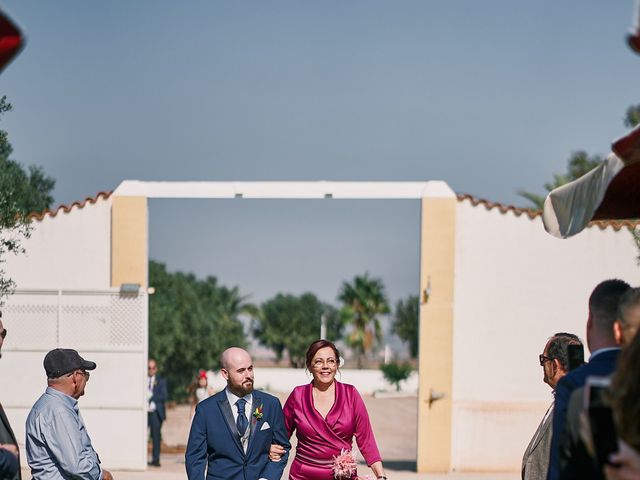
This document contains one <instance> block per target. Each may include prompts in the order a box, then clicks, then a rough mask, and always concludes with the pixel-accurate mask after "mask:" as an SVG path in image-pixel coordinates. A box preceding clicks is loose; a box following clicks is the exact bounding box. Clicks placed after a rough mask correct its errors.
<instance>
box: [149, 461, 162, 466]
mask: <svg viewBox="0 0 640 480" xmlns="http://www.w3.org/2000/svg"><path fill="white" fill-rule="evenodd" d="M147 465H149V466H150V467H159V466H160V462H148V463H147Z"/></svg>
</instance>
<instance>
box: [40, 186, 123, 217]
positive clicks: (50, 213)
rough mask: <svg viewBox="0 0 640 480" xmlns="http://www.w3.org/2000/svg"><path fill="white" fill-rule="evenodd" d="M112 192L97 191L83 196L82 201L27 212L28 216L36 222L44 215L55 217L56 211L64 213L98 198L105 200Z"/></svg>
mask: <svg viewBox="0 0 640 480" xmlns="http://www.w3.org/2000/svg"><path fill="white" fill-rule="evenodd" d="M112 193H113V192H98V193H97V194H96V195H95V196H94V197H87V198H85V199H84V200H83V201H82V202H73V203H72V204H71V205H60V206H58V207H57V208H55V209H54V210H49V209H47V210H45V211H44V212H39V213H38V212H33V213H30V214H29V218H30V219H31V220H37V221H38V222H40V221H42V219H44V217H46V216H49V217H55V216H56V215H58V213H60V211H62V212H64V213H69V212H70V211H71V210H72V209H73V208H74V207H76V208H79V209H80V208H84V207H85V205H87V204H88V203H89V204H92V205H93V204H94V203H96V202H97V201H98V200H101V199H104V200H106V199H107V198H109V197H110V196H111V194H112Z"/></svg>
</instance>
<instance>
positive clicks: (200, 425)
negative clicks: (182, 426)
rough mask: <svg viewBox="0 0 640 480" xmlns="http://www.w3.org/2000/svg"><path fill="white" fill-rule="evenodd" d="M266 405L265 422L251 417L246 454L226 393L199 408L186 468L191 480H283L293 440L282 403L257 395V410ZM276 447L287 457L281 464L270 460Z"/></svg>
mask: <svg viewBox="0 0 640 480" xmlns="http://www.w3.org/2000/svg"><path fill="white" fill-rule="evenodd" d="M260 405H262V414H263V416H262V418H260V419H256V418H255V417H254V416H253V415H251V417H250V418H251V421H250V422H249V428H250V434H249V444H248V447H247V453H246V454H245V452H244V450H243V448H242V444H241V443H240V436H239V434H238V429H237V428H236V423H235V421H234V419H233V413H232V412H231V405H229V400H228V399H227V394H226V391H225V390H223V391H221V392H219V393H217V394H215V395H214V396H213V397H210V398H207V399H206V400H203V401H202V402H200V403H199V404H198V406H197V407H196V413H195V416H194V417H193V423H192V424H191V431H190V432H189V441H188V443H187V451H186V454H185V465H186V469H187V477H188V478H189V480H203V479H204V478H205V470H206V472H207V476H206V478H207V480H214V479H216V480H257V479H259V478H267V479H269V480H279V479H280V477H281V476H282V472H283V471H284V467H285V465H286V464H287V459H288V456H289V449H290V448H291V444H290V443H289V437H288V436H287V432H286V429H285V426H284V415H283V413H282V406H281V405H280V401H279V400H278V399H277V398H276V397H274V396H272V395H269V394H267V393H264V392H260V391H257V390H254V391H253V410H254V411H255V409H256V407H259V406H260ZM272 443H277V444H279V445H282V446H283V447H284V448H285V450H286V453H285V454H284V455H283V457H282V458H281V459H280V461H279V462H272V461H270V460H269V456H268V455H269V448H270V447H271V444H272Z"/></svg>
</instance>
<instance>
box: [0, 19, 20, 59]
mask: <svg viewBox="0 0 640 480" xmlns="http://www.w3.org/2000/svg"><path fill="white" fill-rule="evenodd" d="M23 46H24V37H23V36H22V33H21V32H20V30H18V27H16V26H15V25H14V24H13V22H12V21H11V20H10V19H9V17H7V16H6V15H5V14H4V12H3V11H2V10H0V72H2V70H4V68H5V67H6V66H7V65H9V62H11V60H13V58H14V57H15V56H16V55H17V54H18V52H19V51H20V50H22V47H23Z"/></svg>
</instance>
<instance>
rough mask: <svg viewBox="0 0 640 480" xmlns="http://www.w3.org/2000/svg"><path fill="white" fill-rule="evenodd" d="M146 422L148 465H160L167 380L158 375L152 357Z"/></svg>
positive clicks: (149, 371) (148, 380)
mask: <svg viewBox="0 0 640 480" xmlns="http://www.w3.org/2000/svg"><path fill="white" fill-rule="evenodd" d="M147 392H148V393H147V397H148V399H149V407H148V410H147V412H148V413H147V423H148V425H149V430H150V431H151V445H152V447H151V461H150V462H149V465H151V466H153V467H159V466H160V441H161V440H162V433H161V431H162V422H164V421H165V419H166V418H167V410H166V408H165V402H166V401H167V396H168V393H167V381H166V380H165V379H164V378H162V377H161V376H160V375H158V364H157V363H156V361H155V360H154V359H153V358H150V359H149V365H148V377H147Z"/></svg>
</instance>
